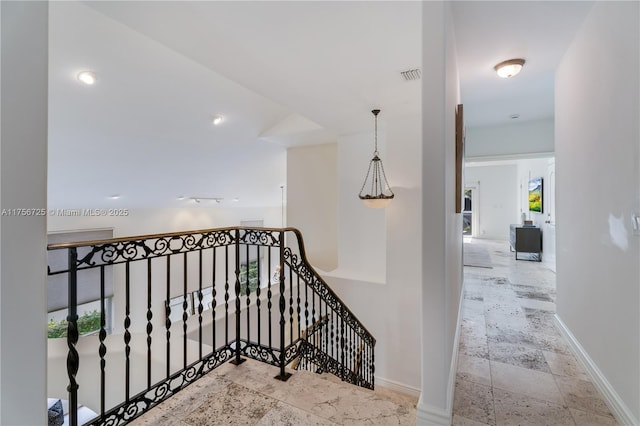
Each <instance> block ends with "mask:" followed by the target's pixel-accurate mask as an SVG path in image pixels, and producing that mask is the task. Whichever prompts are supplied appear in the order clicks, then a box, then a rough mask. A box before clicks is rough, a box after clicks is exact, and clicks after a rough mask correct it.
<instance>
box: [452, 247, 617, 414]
mask: <svg viewBox="0 0 640 426" xmlns="http://www.w3.org/2000/svg"><path fill="white" fill-rule="evenodd" d="M471 243H472V244H481V245H482V246H484V247H485V248H486V249H487V250H488V251H489V253H490V256H491V259H492V265H493V268H491V269H488V268H476V267H465V268H464V280H465V293H464V295H463V297H464V301H463V308H462V309H463V313H462V316H463V319H462V329H461V331H460V333H461V334H460V346H459V357H458V369H457V376H456V388H455V399H454V407H453V414H454V416H453V425H454V426H467V425H469V426H479V425H523V426H524V425H553V426H560V425H571V426H591V425H593V426H608V425H616V424H617V423H616V421H615V419H614V418H613V417H612V415H611V413H610V412H609V409H608V408H607V405H606V404H605V403H604V401H603V400H602V399H601V397H600V395H599V394H598V391H597V390H596V389H595V387H594V386H593V384H592V383H591V382H590V380H589V378H588V376H587V375H586V373H585V372H584V370H583V369H582V368H581V366H580V365H579V363H578V362H577V360H576V359H575V357H574V356H573V355H572V353H571V351H570V349H569V347H568V346H567V344H566V343H565V340H564V338H563V337H562V336H561V335H560V333H559V332H558V330H557V329H556V327H555V325H554V319H553V318H554V314H555V273H554V272H553V271H551V270H549V269H548V268H546V267H545V266H544V264H542V263H539V262H530V261H526V260H518V261H516V260H515V256H514V254H513V253H510V252H509V246H508V243H507V242H496V241H486V240H484V241H481V240H473V241H472V242H471ZM518 257H520V254H519V255H518Z"/></svg>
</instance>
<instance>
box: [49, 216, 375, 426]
mask: <svg viewBox="0 0 640 426" xmlns="http://www.w3.org/2000/svg"><path fill="white" fill-rule="evenodd" d="M48 250H49V252H50V253H53V252H57V251H60V250H63V251H66V256H67V259H68V265H67V267H66V268H63V269H60V270H49V274H50V275H56V274H66V275H67V278H68V280H67V281H68V299H69V302H68V303H69V304H68V316H67V322H68V326H67V336H66V351H67V355H66V372H67V379H68V383H67V387H66V390H67V391H68V400H69V424H70V425H72V426H76V425H78V424H79V419H78V405H79V403H81V404H83V405H85V406H87V407H89V408H91V409H93V411H95V412H96V413H97V415H96V416H95V418H93V419H91V420H89V421H88V422H87V423H86V424H92V425H94V424H95V425H120V424H126V423H128V422H130V421H131V420H133V419H135V418H137V417H139V416H140V415H142V414H143V413H145V412H146V411H148V410H149V409H151V408H153V407H154V406H156V405H157V404H159V403H160V402H162V401H164V400H166V399H167V398H169V397H170V396H171V395H174V394H176V393H177V392H179V391H180V390H182V389H184V388H185V387H186V386H188V385H189V384H191V383H193V382H194V381H196V380H197V379H199V378H201V377H202V376H204V375H205V374H207V373H208V372H210V371H212V370H213V369H215V368H217V367H218V366H220V365H222V364H223V363H225V362H227V361H232V362H233V363H235V364H240V363H242V362H243V361H244V358H243V357H246V358H251V359H254V360H258V361H261V362H264V363H267V364H270V365H273V366H275V367H277V368H278V375H277V376H276V378H277V379H279V380H287V379H288V378H289V376H290V375H291V373H289V372H287V370H286V367H287V366H288V365H289V364H290V363H291V362H293V361H294V360H296V359H298V360H303V362H300V364H299V365H304V366H305V368H306V369H312V370H313V371H316V372H329V373H332V374H335V375H336V376H338V377H340V378H341V379H342V380H344V381H348V382H350V383H353V384H356V385H359V386H363V387H366V388H370V389H373V386H374V366H373V363H374V345H375V339H374V338H373V336H372V335H371V334H370V333H369V332H368V331H367V329H366V328H365V327H364V326H363V325H362V324H361V323H360V321H359V320H358V319H357V318H356V317H355V315H354V314H353V313H352V312H351V311H350V310H349V308H348V307H347V306H346V305H345V304H344V303H343V302H342V301H341V300H340V298H339V297H338V296H337V295H336V294H335V293H334V292H333V291H332V290H331V289H330V288H329V287H328V285H327V284H326V282H325V281H324V280H323V279H322V278H321V277H320V275H319V274H318V273H317V272H316V271H315V270H314V269H313V268H312V267H311V265H310V264H309V262H308V261H307V259H306V255H305V251H304V244H303V240H302V235H301V234H300V232H299V231H298V230H297V229H294V228H282V229H278V228H243V227H229V228H219V229H208V230H201V231H193V232H181V233H170V234H156V235H146V236H138V237H130V238H114V239H109V240H100V241H89V242H79V243H62V244H51V245H49V246H48ZM108 269H111V271H110V274H106V273H105V272H106V271H107V270H108ZM96 270H97V271H98V273H97V274H95V273H94V274H92V275H89V273H88V272H89V271H96ZM92 277H94V278H92ZM95 277H98V278H95ZM107 277H109V278H107ZM107 279H112V280H113V283H107V282H106V280H107ZM109 284H112V285H113V289H114V291H113V301H112V305H113V309H112V311H111V312H112V314H111V315H110V312H109V310H108V309H106V306H108V304H107V303H106V300H105V287H108V285H109ZM91 286H94V287H95V288H97V289H98V292H99V294H100V298H99V301H98V302H99V306H100V308H99V313H100V326H99V330H97V333H94V334H91V335H86V336H80V330H79V329H78V315H79V306H78V292H84V291H85V290H86V289H87V288H88V287H91ZM109 323H110V324H109ZM108 330H112V334H109V333H108V332H107V331H108ZM53 343H57V342H53ZM312 366H313V368H311V367H312ZM298 368H300V367H298ZM50 369H51V367H50ZM50 382H51V380H50ZM58 385H60V386H61V384H58ZM52 386H53V387H55V386H56V383H53V384H52V383H50V389H51V387H52ZM59 393H61V391H58V394H59ZM50 396H52V395H50Z"/></svg>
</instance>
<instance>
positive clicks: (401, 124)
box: [323, 110, 422, 395]
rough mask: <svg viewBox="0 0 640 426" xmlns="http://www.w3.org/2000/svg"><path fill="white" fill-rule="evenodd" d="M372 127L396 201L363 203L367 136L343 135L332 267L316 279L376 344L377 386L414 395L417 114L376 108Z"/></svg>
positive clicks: (416, 381) (418, 275)
mask: <svg viewBox="0 0 640 426" xmlns="http://www.w3.org/2000/svg"><path fill="white" fill-rule="evenodd" d="M379 127H380V129H381V130H382V132H379V133H378V142H379V148H381V149H380V156H381V158H382V161H383V162H384V166H385V171H386V174H387V178H388V179H389V184H390V186H391V189H392V190H393V191H394V193H395V194H396V197H395V199H394V200H393V201H392V202H391V204H390V205H389V206H388V207H387V208H386V209H370V208H367V207H365V206H364V205H363V204H362V202H361V201H360V199H359V198H358V192H359V191H360V187H361V186H362V180H364V177H365V174H366V171H367V166H368V162H369V160H370V159H371V154H372V152H373V151H372V149H373V133H370V134H369V133H368V134H363V135H353V136H351V137H347V138H342V139H341V140H340V142H339V147H338V156H339V159H338V175H339V181H340V192H339V207H338V208H339V217H338V220H339V230H340V236H339V241H340V249H339V257H338V268H337V269H336V270H335V271H332V272H331V273H330V274H323V277H324V278H325V279H326V280H327V282H328V283H329V285H330V286H331V288H333V289H334V290H335V292H336V293H337V294H338V296H339V297H340V298H341V299H342V300H343V301H344V302H345V303H346V304H347V306H349V308H350V309H351V310H352V311H353V312H354V314H355V315H356V316H357V317H358V318H359V319H360V320H361V321H362V323H363V324H364V325H365V327H367V329H368V330H369V331H370V332H371V333H372V334H373V336H374V337H375V338H376V339H377V344H376V349H375V356H376V359H375V363H376V386H378V385H381V386H391V387H395V388H396V389H398V390H400V391H404V392H408V393H413V394H415V395H418V394H419V390H420V374H419V371H420V344H419V342H420V323H419V318H420V282H421V272H420V267H421V266H420V264H421V261H422V255H421V246H420V242H421V234H420V229H421V223H420V217H421V193H420V188H421V172H420V140H421V137H420V135H421V129H420V115H419V114H416V115H414V116H394V115H393V114H391V113H387V114H385V111H384V110H383V111H382V112H381V114H380V118H379ZM385 141H393V143H392V144H391V143H387V144H385ZM358 164H359V165H360V167H357V166H356V165H358Z"/></svg>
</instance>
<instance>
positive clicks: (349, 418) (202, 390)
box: [130, 360, 417, 426]
mask: <svg viewBox="0 0 640 426" xmlns="http://www.w3.org/2000/svg"><path fill="white" fill-rule="evenodd" d="M277 374H278V369H277V368H276V367H273V366H270V365H267V364H263V363H260V362H257V361H252V360H247V361H246V362H244V363H243V364H241V365H239V366H237V367H236V366H235V365H232V364H229V363H227V364H224V365H222V366H220V367H218V368H217V369H215V370H214V371H212V372H211V373H209V374H208V375H207V376H205V377H203V378H202V379H200V380H198V381H196V382H195V383H193V384H192V385H190V386H189V387H187V388H186V389H184V390H182V391H180V392H178V394H176V395H174V396H172V397H171V398H169V399H168V400H167V401H165V402H164V403H162V404H160V405H158V406H157V407H156V408H154V409H152V410H151V411H149V412H148V413H147V414H145V415H144V416H142V417H140V418H138V419H137V420H135V421H134V422H132V423H130V424H131V425H134V426H143V425H145V426H146V425H149V426H151V425H153V426H156V425H158V426H210V425H225V426H227V425H229V426H231V425H264V426H266V425H272V426H284V425H292V426H294V425H295V426H306V425H363V424H367V425H384V426H389V425H415V423H416V404H417V400H416V398H413V397H411V396H407V395H404V394H401V393H397V392H393V391H390V390H388V389H384V388H381V387H377V388H376V390H375V391H370V390H367V389H363V388H360V387H357V386H354V385H350V384H348V383H343V382H341V381H340V379H337V378H335V377H334V376H332V375H329V374H322V375H319V374H316V373H311V372H308V371H293V375H292V376H291V378H290V379H289V380H288V381H287V382H281V381H279V380H276V379H274V376H276V375H277Z"/></svg>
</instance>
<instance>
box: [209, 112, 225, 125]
mask: <svg viewBox="0 0 640 426" xmlns="http://www.w3.org/2000/svg"><path fill="white" fill-rule="evenodd" d="M211 121H212V123H213V125H214V126H218V125H220V124H221V123H222V122H223V121H224V118H223V117H222V116H221V115H214V116H213V120H211Z"/></svg>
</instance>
